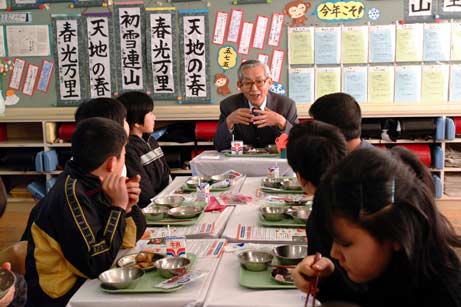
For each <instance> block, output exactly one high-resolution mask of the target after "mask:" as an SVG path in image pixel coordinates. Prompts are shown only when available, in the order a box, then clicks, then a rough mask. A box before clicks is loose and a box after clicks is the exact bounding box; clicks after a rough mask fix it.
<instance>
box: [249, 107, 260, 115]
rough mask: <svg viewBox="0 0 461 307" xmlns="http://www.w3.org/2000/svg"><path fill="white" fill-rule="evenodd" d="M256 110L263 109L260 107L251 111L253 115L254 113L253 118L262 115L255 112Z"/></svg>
mask: <svg viewBox="0 0 461 307" xmlns="http://www.w3.org/2000/svg"><path fill="white" fill-rule="evenodd" d="M255 110H261V108H260V107H253V108H252V109H251V113H253V116H258V115H260V114H259V113H258V112H255Z"/></svg>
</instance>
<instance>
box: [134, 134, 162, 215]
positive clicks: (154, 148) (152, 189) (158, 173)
mask: <svg viewBox="0 0 461 307" xmlns="http://www.w3.org/2000/svg"><path fill="white" fill-rule="evenodd" d="M125 149H126V155H125V164H126V168H127V174H128V177H130V178H131V177H133V176H136V175H138V174H139V175H140V176H141V183H140V186H141V195H139V202H138V205H139V206H140V207H141V208H144V207H146V206H147V205H149V204H150V203H151V198H152V197H154V196H155V195H157V194H158V193H160V192H161V191H162V190H163V189H164V188H165V187H166V186H167V185H168V183H169V182H170V169H169V167H168V164H167V163H166V159H165V156H164V154H163V151H162V148H160V146H159V145H158V143H157V141H156V140H155V139H154V138H153V137H149V138H148V139H147V142H146V141H145V140H144V139H142V138H140V137H138V136H136V135H130V137H129V138H128V144H127V145H126V146H125Z"/></svg>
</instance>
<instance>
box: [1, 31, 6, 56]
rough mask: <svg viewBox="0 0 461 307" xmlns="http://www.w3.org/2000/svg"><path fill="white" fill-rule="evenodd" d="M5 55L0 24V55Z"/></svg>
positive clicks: (3, 37)
mask: <svg viewBox="0 0 461 307" xmlns="http://www.w3.org/2000/svg"><path fill="white" fill-rule="evenodd" d="M5 56H6V50H5V36H4V34H3V26H1V25H0V57H5Z"/></svg>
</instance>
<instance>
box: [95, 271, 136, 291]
mask: <svg viewBox="0 0 461 307" xmlns="http://www.w3.org/2000/svg"><path fill="white" fill-rule="evenodd" d="M143 275H144V271H143V270H141V269H138V268H130V267H126V268H117V269H110V270H107V271H105V272H102V273H101V274H100V275H99V280H100V281H101V286H102V287H104V288H106V289H111V290H117V289H126V288H134V287H136V285H137V283H138V282H139V280H140V279H141V277H142V276H143Z"/></svg>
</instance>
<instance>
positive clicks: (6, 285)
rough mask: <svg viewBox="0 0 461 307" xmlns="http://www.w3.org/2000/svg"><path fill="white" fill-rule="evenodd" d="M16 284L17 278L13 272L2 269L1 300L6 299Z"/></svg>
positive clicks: (0, 277)
mask: <svg viewBox="0 0 461 307" xmlns="http://www.w3.org/2000/svg"><path fill="white" fill-rule="evenodd" d="M15 282H16V276H14V274H13V273H12V272H11V271H8V270H5V269H3V268H0V299H1V298H2V297H4V296H5V295H6V294H7V293H8V291H9V290H10V288H11V287H13V285H14V283H15Z"/></svg>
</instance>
